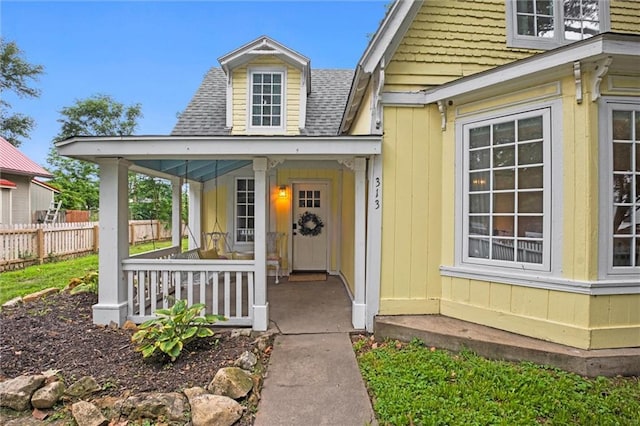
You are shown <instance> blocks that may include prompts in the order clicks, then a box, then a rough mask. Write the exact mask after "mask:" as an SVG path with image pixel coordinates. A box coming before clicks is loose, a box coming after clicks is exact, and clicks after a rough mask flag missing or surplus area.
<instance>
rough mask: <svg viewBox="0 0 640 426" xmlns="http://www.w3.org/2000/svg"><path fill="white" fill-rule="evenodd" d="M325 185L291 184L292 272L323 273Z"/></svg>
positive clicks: (325, 235) (325, 241)
mask: <svg viewBox="0 0 640 426" xmlns="http://www.w3.org/2000/svg"><path fill="white" fill-rule="evenodd" d="M327 192H328V184H326V183H297V184H294V185H293V270H294V271H326V270H327V269H328V268H327V263H328V262H327V247H328V246H327V244H328V235H329V223H328V219H329V214H328V213H329V209H328V206H327V200H328V194H327Z"/></svg>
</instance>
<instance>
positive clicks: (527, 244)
mask: <svg viewBox="0 0 640 426" xmlns="http://www.w3.org/2000/svg"><path fill="white" fill-rule="evenodd" d="M518 262H527V263H542V242H541V241H540V242H539V241H518Z"/></svg>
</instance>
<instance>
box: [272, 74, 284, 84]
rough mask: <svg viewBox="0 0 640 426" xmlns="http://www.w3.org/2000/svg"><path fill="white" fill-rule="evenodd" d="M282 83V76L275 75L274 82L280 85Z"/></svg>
mask: <svg viewBox="0 0 640 426" xmlns="http://www.w3.org/2000/svg"><path fill="white" fill-rule="evenodd" d="M281 81H282V76H281V75H280V74H273V82H274V83H280V82H281Z"/></svg>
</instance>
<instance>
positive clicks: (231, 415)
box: [189, 394, 243, 426]
mask: <svg viewBox="0 0 640 426" xmlns="http://www.w3.org/2000/svg"><path fill="white" fill-rule="evenodd" d="M189 404H191V422H192V423H193V426H231V425H232V424H234V423H235V422H237V421H238V419H240V417H242V410H243V408H242V405H240V404H238V403H237V402H236V401H234V400H233V399H231V398H229V397H226V396H222V395H211V394H200V395H197V396H195V397H193V398H191V399H189Z"/></svg>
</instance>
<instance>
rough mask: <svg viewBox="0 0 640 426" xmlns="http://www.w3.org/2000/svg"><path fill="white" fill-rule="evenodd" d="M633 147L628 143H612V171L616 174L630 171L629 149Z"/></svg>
mask: <svg viewBox="0 0 640 426" xmlns="http://www.w3.org/2000/svg"><path fill="white" fill-rule="evenodd" d="M632 148H633V145H632V144H630V143H614V144H613V170H614V171H616V172H627V171H631V161H632V160H633V157H632V156H631V149H632Z"/></svg>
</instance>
